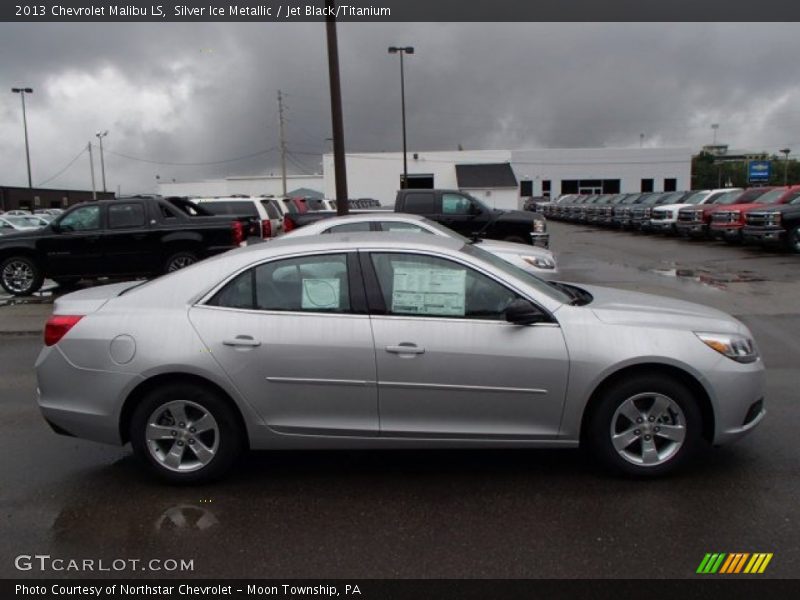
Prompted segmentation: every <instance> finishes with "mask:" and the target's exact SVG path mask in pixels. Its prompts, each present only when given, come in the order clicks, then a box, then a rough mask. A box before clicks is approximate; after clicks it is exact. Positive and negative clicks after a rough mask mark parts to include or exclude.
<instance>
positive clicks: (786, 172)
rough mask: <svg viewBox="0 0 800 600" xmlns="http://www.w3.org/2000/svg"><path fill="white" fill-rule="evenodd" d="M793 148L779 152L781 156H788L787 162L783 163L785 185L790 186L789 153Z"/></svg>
mask: <svg viewBox="0 0 800 600" xmlns="http://www.w3.org/2000/svg"><path fill="white" fill-rule="evenodd" d="M791 151H792V150H791V148H782V149H781V150H779V152H780V153H781V154H784V155H786V160H785V161H784V162H783V185H789V153H790V152H791Z"/></svg>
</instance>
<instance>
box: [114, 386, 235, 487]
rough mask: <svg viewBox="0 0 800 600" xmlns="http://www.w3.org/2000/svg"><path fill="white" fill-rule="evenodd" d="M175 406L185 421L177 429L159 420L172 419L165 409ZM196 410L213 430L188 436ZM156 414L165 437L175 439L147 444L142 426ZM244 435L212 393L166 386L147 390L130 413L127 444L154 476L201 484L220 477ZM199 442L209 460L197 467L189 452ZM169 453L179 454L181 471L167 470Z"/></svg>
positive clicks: (194, 454) (230, 412) (231, 411)
mask: <svg viewBox="0 0 800 600" xmlns="http://www.w3.org/2000/svg"><path fill="white" fill-rule="evenodd" d="M176 402H178V403H181V404H182V405H183V406H184V412H183V414H185V415H186V416H187V417H188V418H187V420H186V421H185V423H184V426H183V427H181V423H178V422H174V421H173V422H172V423H170V421H169V418H168V419H167V421H164V420H163V417H164V416H165V415H166V416H167V417H171V416H172V414H173V413H172V412H170V410H169V408H167V406H168V405H169V404H170V403H176ZM198 407H199V408H198ZM201 409H202V410H201ZM202 411H205V412H206V413H208V414H209V415H211V417H212V418H213V422H214V425H215V430H214V431H208V432H202V431H199V432H196V433H195V432H193V431H192V429H191V427H192V425H193V424H196V423H198V422H199V420H198V419H199V418H200V416H201V415H202ZM159 414H161V415H162V420H159V421H157V422H158V423H161V425H160V426H163V427H165V428H167V429H170V431H169V432H166V431H165V433H169V434H171V433H172V431H175V432H176V433H177V435H175V436H174V439H173V438H165V439H163V440H160V441H158V442H152V441H148V433H147V432H148V425H149V423H150V422H151V421H153V420H154V416H156V415H159ZM190 431H192V433H190ZM245 435H246V434H245V432H244V431H243V430H242V426H241V425H240V420H239V419H238V416H237V414H236V411H235V409H233V408H232V407H231V405H230V404H229V403H228V402H227V401H226V400H224V399H223V398H221V397H220V396H219V394H218V393H216V392H214V391H213V390H211V389H209V388H206V387H204V386H202V385H198V384H195V383H191V382H175V383H168V384H166V385H163V386H160V387H158V388H157V389H154V390H152V391H150V392H149V393H148V394H147V395H146V396H145V397H144V398H142V400H141V401H140V402H139V405H138V406H137V407H136V409H135V410H134V412H133V415H132V417H131V422H130V429H129V439H130V441H131V446H132V447H133V451H134V453H135V454H136V456H137V457H138V458H139V459H140V460H142V461H143V462H144V463H145V464H146V465H147V466H148V467H149V468H150V470H151V471H152V472H153V473H154V474H155V475H156V476H157V477H159V478H161V479H162V480H164V481H167V482H169V483H173V484H199V483H206V482H209V481H214V480H216V479H219V478H221V477H223V476H224V475H226V474H227V473H228V472H229V471H230V470H231V468H232V467H233V465H234V463H235V462H236V460H237V459H238V457H239V455H240V454H241V453H242V451H243V449H244V448H245V446H246V444H245ZM195 438H197V439H195ZM183 439H185V440H186V441H184V442H183V443H181V441H179V440H183ZM201 442H202V444H203V445H204V446H205V448H204V450H205V449H207V448H212V449H213V452H212V453H211V455H212V457H211V458H210V459H209V460H208V462H207V463H205V464H202V461H201V459H200V458H199V457H200V455H199V454H197V452H196V451H195V450H191V451H190V449H193V448H200V443H201ZM178 446H180V448H178ZM173 450H175V451H178V452H181V458H180V459H179V465H178V468H184V469H185V470H176V469H171V468H170V467H168V466H167V464H166V456H167V454H169V452H172V451H173ZM159 457H161V458H159ZM193 463H197V464H193ZM181 465H182V467H181Z"/></svg>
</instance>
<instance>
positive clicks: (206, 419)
mask: <svg viewBox="0 0 800 600" xmlns="http://www.w3.org/2000/svg"><path fill="white" fill-rule="evenodd" d="M219 437H220V433H219V425H218V424H217V421H216V419H214V416H213V415H212V414H211V413H210V412H209V411H208V410H207V409H206V408H204V407H203V406H201V405H200V404H197V403H196V402H192V401H191V400H173V401H172V402H167V403H165V404H162V405H161V406H159V407H158V408H157V409H156V410H154V411H153V412H152V414H151V415H150V417H149V418H148V419H147V429H146V431H145V438H146V440H147V448H148V450H149V451H150V456H152V457H153V459H155V461H156V462H157V463H158V464H159V465H160V466H162V467H164V468H165V469H168V470H170V471H177V472H182V473H185V472H191V471H197V470H199V469H202V468H203V467H205V466H206V465H208V464H209V463H210V462H211V461H212V460H213V459H214V456H215V455H216V453H217V449H218V448H219Z"/></svg>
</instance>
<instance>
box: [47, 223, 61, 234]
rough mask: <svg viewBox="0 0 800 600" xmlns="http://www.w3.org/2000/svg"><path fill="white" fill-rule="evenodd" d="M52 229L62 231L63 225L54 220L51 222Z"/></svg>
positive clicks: (56, 231)
mask: <svg viewBox="0 0 800 600" xmlns="http://www.w3.org/2000/svg"><path fill="white" fill-rule="evenodd" d="M50 231H52V232H53V233H61V226H60V225H59V224H58V223H56V222H55V221H52V222H51V223H50Z"/></svg>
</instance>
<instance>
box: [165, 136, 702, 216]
mask: <svg viewBox="0 0 800 600" xmlns="http://www.w3.org/2000/svg"><path fill="white" fill-rule="evenodd" d="M407 156H408V183H409V187H416V188H430V187H436V188H446V189H462V190H464V191H468V192H470V193H471V194H473V195H474V196H477V197H478V198H480V199H481V200H483V201H484V202H486V203H487V204H489V205H491V206H494V207H496V208H517V207H519V206H520V204H521V198H524V197H528V196H551V197H553V198H555V197H558V196H559V195H561V194H570V193H586V194H595V193H609V194H614V193H620V192H621V193H634V192H646V191H656V192H659V191H672V190H688V189H689V188H690V186H691V170H692V152H691V150H690V149H689V148H541V149H533V150H463V151H461V150H458V151H444V152H441V151H436V152H424V151H410V152H408V155H407ZM322 158H323V160H322V165H323V174H322V175H290V176H288V183H287V189H288V191H289V192H290V193H291V192H292V191H294V190H297V189H305V190H306V191H307V190H315V191H318V192H322V193H323V194H324V195H325V197H326V198H334V197H335V196H336V181H335V177H334V168H333V155H332V154H325V155H324V156H323V157H322ZM346 163H347V190H348V195H349V196H350V198H376V199H378V200H380V201H381V203H383V204H384V205H391V204H392V203H393V202H394V197H395V194H396V192H397V190H398V189H399V188H400V184H401V179H402V175H403V154H402V153H401V152H372V153H368V152H367V153H360V152H352V153H348V154H347V157H346ZM281 190H282V184H281V178H280V177H276V176H254V177H228V178H226V179H221V180H209V181H198V182H187V183H161V184H159V193H161V194H164V195H175V196H227V195H232V194H248V195H260V194H275V195H280V194H281ZM298 195H306V194H298Z"/></svg>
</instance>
